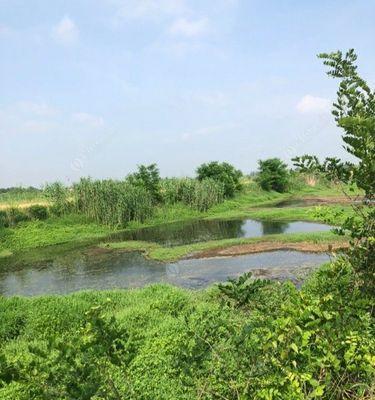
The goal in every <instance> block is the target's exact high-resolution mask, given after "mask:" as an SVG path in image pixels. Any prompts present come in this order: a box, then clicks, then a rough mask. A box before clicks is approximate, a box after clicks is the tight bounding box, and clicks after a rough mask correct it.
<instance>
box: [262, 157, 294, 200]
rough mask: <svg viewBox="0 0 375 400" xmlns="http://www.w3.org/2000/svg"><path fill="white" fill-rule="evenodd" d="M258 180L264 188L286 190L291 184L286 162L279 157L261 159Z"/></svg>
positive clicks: (278, 190) (277, 190)
mask: <svg viewBox="0 0 375 400" xmlns="http://www.w3.org/2000/svg"><path fill="white" fill-rule="evenodd" d="M256 179H257V182H258V183H259V185H260V187H261V188H262V189H263V190H275V191H276V192H280V193H282V192H285V191H287V189H288V184H289V172H288V170H287V166H286V164H284V163H283V162H282V161H281V160H280V159H279V158H269V159H268V160H264V161H262V160H260V161H259V174H258V176H257V178H256Z"/></svg>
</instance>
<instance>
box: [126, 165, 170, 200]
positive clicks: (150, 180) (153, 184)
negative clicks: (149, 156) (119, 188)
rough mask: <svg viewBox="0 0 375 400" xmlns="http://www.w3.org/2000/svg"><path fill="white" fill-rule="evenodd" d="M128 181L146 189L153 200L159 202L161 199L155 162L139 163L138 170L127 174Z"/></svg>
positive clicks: (158, 175)
mask: <svg viewBox="0 0 375 400" xmlns="http://www.w3.org/2000/svg"><path fill="white" fill-rule="evenodd" d="M128 181H129V183H131V184H133V185H135V186H141V187H143V188H144V189H146V190H147V191H148V192H149V193H150V195H151V197H152V200H153V202H154V204H156V203H159V202H160V201H161V199H162V197H161V193H160V174H159V169H158V167H157V165H156V164H151V165H139V166H138V171H137V172H135V173H134V174H131V175H129V176H128Z"/></svg>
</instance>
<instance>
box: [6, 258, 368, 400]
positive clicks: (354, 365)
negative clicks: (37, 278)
mask: <svg viewBox="0 0 375 400" xmlns="http://www.w3.org/2000/svg"><path fill="white" fill-rule="evenodd" d="M343 305H344V307H343ZM372 306H373V301H372ZM370 308H371V299H367V298H365V296H364V294H363V293H362V292H361V291H360V290H358V289H357V287H356V285H355V280H354V274H352V272H351V269H350V267H349V266H348V265H345V264H343V263H342V262H341V263H340V262H337V263H336V265H334V264H330V265H326V266H324V267H322V268H321V269H320V270H319V271H317V272H316V273H315V274H314V276H312V277H311V278H310V279H309V281H308V282H306V283H305V284H304V285H303V286H302V288H301V289H300V290H297V289H296V288H295V287H294V286H293V285H292V284H291V283H276V282H274V283H272V282H267V281H263V282H259V281H255V282H254V281H253V282H251V281H249V280H246V281H245V283H242V281H237V282H235V283H232V284H229V285H227V286H226V290H225V291H224V290H220V289H219V288H218V287H212V288H210V289H209V290H207V291H196V292H193V291H189V290H184V289H180V288H176V287H172V286H169V285H153V286H149V287H146V288H143V289H134V290H111V291H86V292H79V293H74V294H71V295H67V296H40V297H34V298H23V297H11V298H0V316H1V319H0V320H1V324H0V378H1V380H0V382H1V383H0V398H1V399H2V400H29V399H77V400H85V399H89V398H92V399H94V398H95V399H130V400H137V399H144V400H154V399H165V400H174V399H182V400H194V399H199V398H201V399H238V398H241V399H296V400H297V399H298V400H302V399H318V398H319V399H328V398H329V399H332V400H341V399H344V398H351V399H370V398H373V397H372V394H373V389H374V384H373V382H374V372H375V371H374V364H373V359H374V352H375V340H374V335H373V325H374V319H373V316H371V313H370V312H368V310H369V309H370ZM348 393H349V394H350V397H348V396H347V394H348ZM273 394H276V395H275V396H273ZM266 395H267V396H266Z"/></svg>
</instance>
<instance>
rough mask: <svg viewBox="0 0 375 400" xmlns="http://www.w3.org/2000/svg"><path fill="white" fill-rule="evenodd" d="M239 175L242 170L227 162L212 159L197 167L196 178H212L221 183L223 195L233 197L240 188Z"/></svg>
mask: <svg viewBox="0 0 375 400" xmlns="http://www.w3.org/2000/svg"><path fill="white" fill-rule="evenodd" d="M241 176H242V172H241V171H240V170H238V169H236V168H235V167H234V166H233V165H231V164H229V163H227V162H223V163H219V162H218V161H212V162H209V163H207V164H202V165H201V166H199V167H198V168H197V177H198V180H200V181H202V180H203V179H213V180H215V181H217V182H220V183H222V184H223V185H224V195H225V197H233V196H234V194H235V193H236V191H238V190H240V189H241V182H240V178H241Z"/></svg>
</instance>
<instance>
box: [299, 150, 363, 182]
mask: <svg viewBox="0 0 375 400" xmlns="http://www.w3.org/2000/svg"><path fill="white" fill-rule="evenodd" d="M292 162H293V165H294V166H295V167H296V170H297V171H299V172H302V173H305V174H311V175H324V176H325V177H326V178H327V179H329V180H331V181H336V182H337V181H341V182H348V181H349V180H350V178H351V176H352V175H353V173H354V169H355V168H356V166H355V165H354V164H353V163H351V162H348V161H345V162H344V161H341V160H340V159H339V158H337V157H326V159H325V160H324V161H323V163H321V162H320V161H319V159H318V157H316V156H311V155H308V154H304V155H303V156H298V157H294V158H292Z"/></svg>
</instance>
